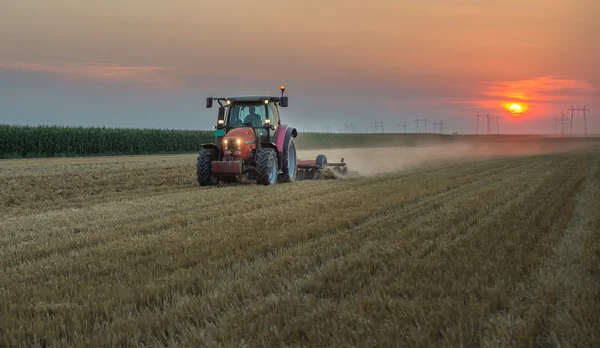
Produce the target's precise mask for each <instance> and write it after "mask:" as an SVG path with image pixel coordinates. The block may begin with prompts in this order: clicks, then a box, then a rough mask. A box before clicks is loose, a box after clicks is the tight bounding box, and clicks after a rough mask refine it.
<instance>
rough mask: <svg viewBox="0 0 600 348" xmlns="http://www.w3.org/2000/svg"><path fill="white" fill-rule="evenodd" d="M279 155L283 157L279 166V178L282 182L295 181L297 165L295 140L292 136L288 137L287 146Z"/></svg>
mask: <svg viewBox="0 0 600 348" xmlns="http://www.w3.org/2000/svg"><path fill="white" fill-rule="evenodd" d="M281 157H282V158H283V161H282V162H283V165H282V167H281V170H282V171H283V174H281V175H280V177H279V179H280V180H281V181H283V182H294V181H296V174H297V173H298V166H297V165H296V141H295V140H294V138H293V137H290V142H289V144H288V147H287V149H284V150H283V154H282V156H281Z"/></svg>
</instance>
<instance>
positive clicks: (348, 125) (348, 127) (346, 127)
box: [344, 123, 356, 133]
mask: <svg viewBox="0 0 600 348" xmlns="http://www.w3.org/2000/svg"><path fill="white" fill-rule="evenodd" d="M344 132H345V133H354V132H356V127H354V124H352V123H346V124H344Z"/></svg>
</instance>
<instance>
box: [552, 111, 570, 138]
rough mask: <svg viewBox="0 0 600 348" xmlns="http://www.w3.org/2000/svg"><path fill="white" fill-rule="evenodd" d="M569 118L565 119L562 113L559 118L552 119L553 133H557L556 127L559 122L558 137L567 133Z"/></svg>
mask: <svg viewBox="0 0 600 348" xmlns="http://www.w3.org/2000/svg"><path fill="white" fill-rule="evenodd" d="M568 120H569V118H567V117H565V112H564V111H563V112H562V115H561V117H559V118H555V119H554V133H557V132H558V131H557V129H556V128H557V125H558V122H560V135H564V134H565V133H566V132H569V123H568Z"/></svg>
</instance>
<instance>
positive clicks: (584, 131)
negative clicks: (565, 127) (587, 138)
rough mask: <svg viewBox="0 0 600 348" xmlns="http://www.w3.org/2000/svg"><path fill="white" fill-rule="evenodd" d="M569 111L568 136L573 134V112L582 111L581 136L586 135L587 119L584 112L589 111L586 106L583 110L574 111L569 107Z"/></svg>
mask: <svg viewBox="0 0 600 348" xmlns="http://www.w3.org/2000/svg"><path fill="white" fill-rule="evenodd" d="M569 110H570V111H571V128H570V130H569V134H573V116H574V113H575V111H583V127H584V128H583V129H584V130H583V134H584V135H587V117H586V111H590V109H588V108H587V106H584V107H583V109H575V108H573V107H572V106H571V108H570V109H569Z"/></svg>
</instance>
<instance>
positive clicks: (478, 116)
mask: <svg viewBox="0 0 600 348" xmlns="http://www.w3.org/2000/svg"><path fill="white" fill-rule="evenodd" d="M483 116H485V115H480V114H479V113H477V115H475V117H477V134H479V118H481V117H483Z"/></svg>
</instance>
